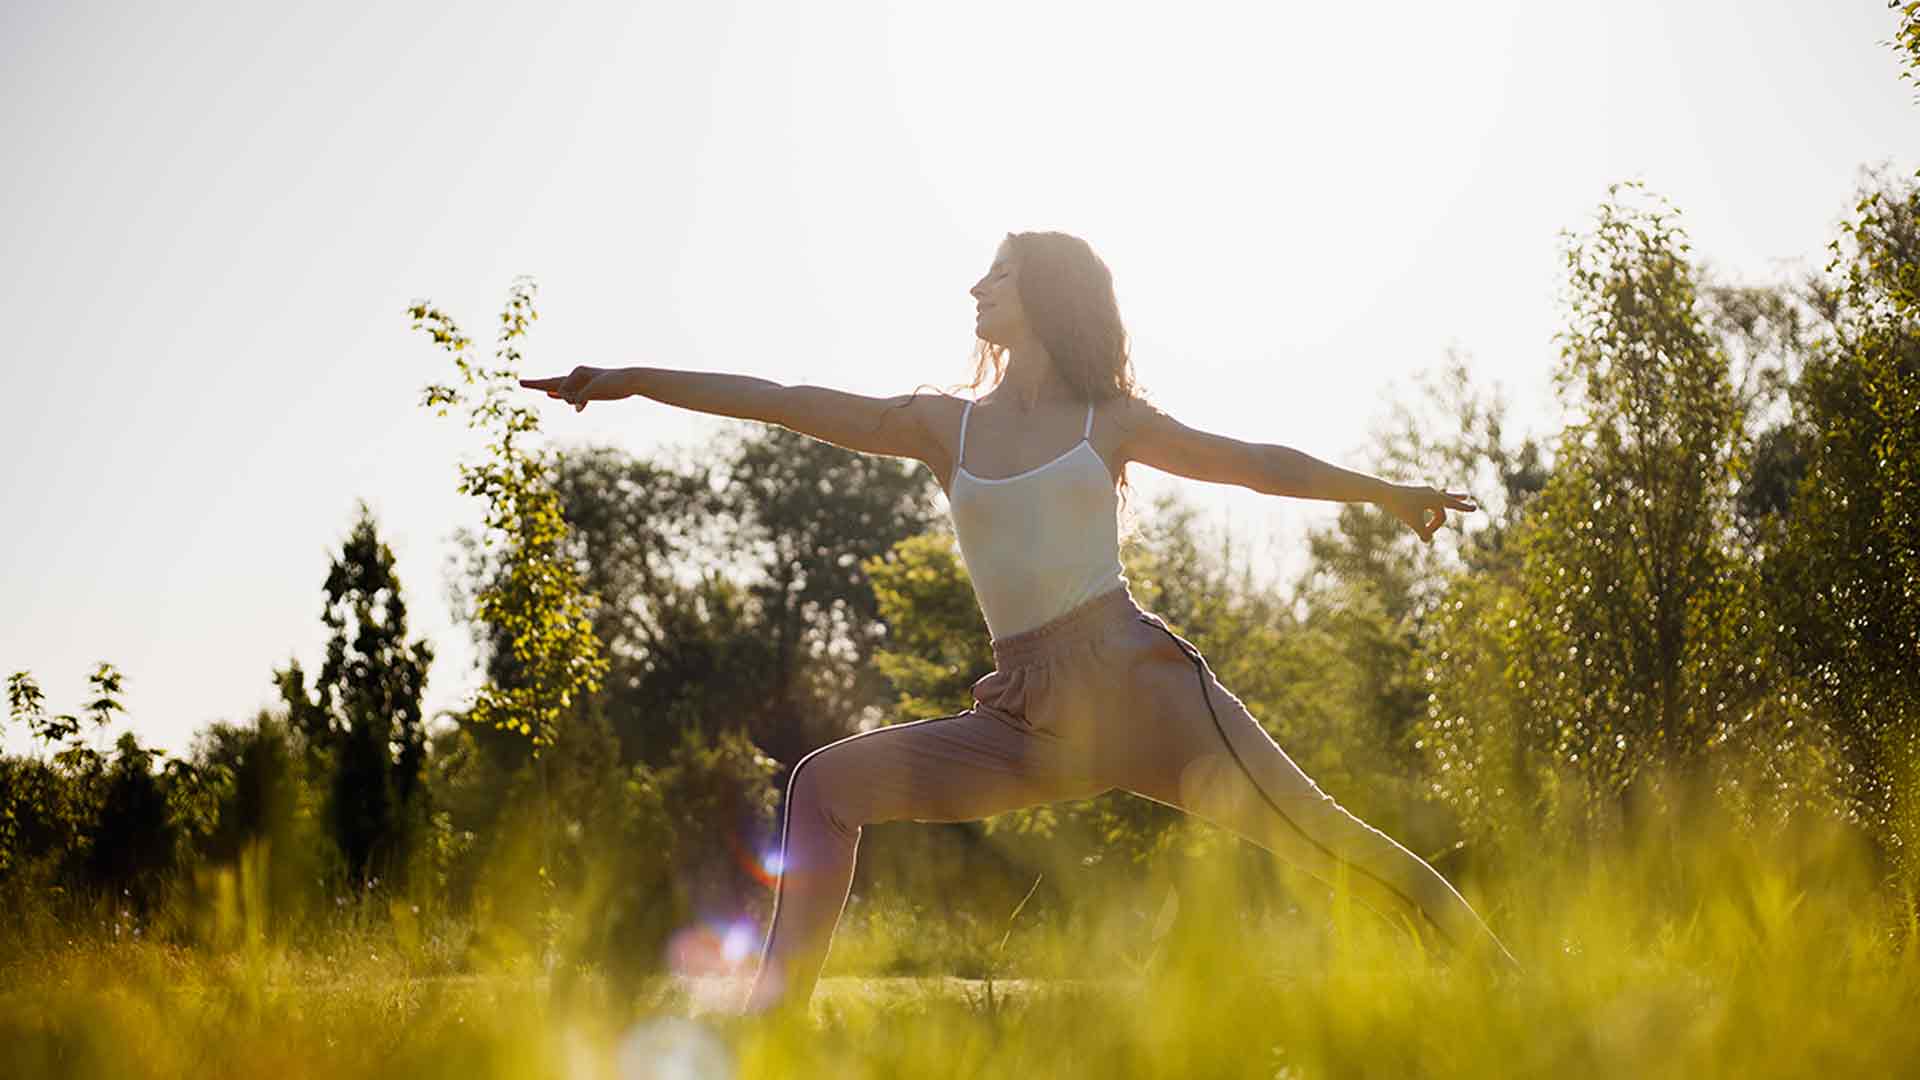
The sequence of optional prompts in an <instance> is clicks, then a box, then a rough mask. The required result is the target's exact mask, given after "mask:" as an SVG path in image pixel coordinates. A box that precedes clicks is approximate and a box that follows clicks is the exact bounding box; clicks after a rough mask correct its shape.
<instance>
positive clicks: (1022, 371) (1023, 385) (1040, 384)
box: [995, 339, 1075, 410]
mask: <svg viewBox="0 0 1920 1080" xmlns="http://www.w3.org/2000/svg"><path fill="white" fill-rule="evenodd" d="M995 393H996V395H998V394H1005V395H1007V396H1008V398H1009V400H1011V401H1012V402H1013V403H1014V404H1017V405H1018V406H1020V408H1021V409H1023V410H1031V409H1033V408H1035V407H1037V406H1039V405H1040V404H1042V403H1044V402H1055V401H1061V400H1063V399H1069V398H1073V397H1074V396H1075V395H1074V392H1073V387H1071V386H1069V385H1067V380H1066V379H1064V378H1061V376H1060V369H1059V368H1057V367H1055V366H1054V363H1053V357H1052V356H1051V355H1049V354H1048V353H1047V349H1046V346H1044V345H1042V344H1040V343H1039V342H1038V341H1033V340H1031V339H1029V340H1027V341H1022V342H1019V343H1017V344H1015V345H1014V346H1013V347H1012V348H1010V349H1008V350H1007V373H1006V375H1005V376H1003V377H1002V378H1001V380H1000V386H999V387H998V389H997V390H996V391H995Z"/></svg>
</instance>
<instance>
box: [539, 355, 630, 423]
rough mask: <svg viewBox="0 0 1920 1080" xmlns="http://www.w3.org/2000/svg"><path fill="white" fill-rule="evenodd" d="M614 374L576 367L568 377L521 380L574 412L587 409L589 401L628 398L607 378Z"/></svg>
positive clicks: (603, 369)
mask: <svg viewBox="0 0 1920 1080" xmlns="http://www.w3.org/2000/svg"><path fill="white" fill-rule="evenodd" d="M612 374H613V372H612V371H610V370H608V369H606V368H597V367H586V366H584V365H583V366H581V367H576V368H574V369H573V371H572V372H571V373H569V374H566V375H556V376H554V377H553V378H551V379H521V380H520V385H521V386H524V387H526V388H527V389H529V390H544V391H546V394H547V396H548V397H550V398H555V399H557V400H559V401H564V402H566V403H567V404H569V405H571V406H573V411H574V412H580V411H582V410H584V409H585V408H586V407H587V402H589V401H618V400H619V399H620V398H623V397H626V396H627V395H626V394H625V393H622V392H620V391H619V390H618V388H616V387H615V386H614V385H613V380H612V379H610V378H607V376H610V375H612Z"/></svg>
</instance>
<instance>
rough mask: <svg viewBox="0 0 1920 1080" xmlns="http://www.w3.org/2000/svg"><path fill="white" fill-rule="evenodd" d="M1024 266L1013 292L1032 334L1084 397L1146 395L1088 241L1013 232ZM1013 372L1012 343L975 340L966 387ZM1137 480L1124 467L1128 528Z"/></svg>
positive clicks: (1105, 273)
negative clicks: (1009, 364) (1136, 379)
mask: <svg viewBox="0 0 1920 1080" xmlns="http://www.w3.org/2000/svg"><path fill="white" fill-rule="evenodd" d="M1007 240H1008V241H1009V242H1010V243H1011V244H1012V245H1013V258H1014V262H1015V265H1016V266H1018V267H1019V273H1018V274H1017V275H1016V276H1015V278H1014V291H1015V292H1017V293H1019V294H1020V307H1021V310H1023V311H1025V312H1026V316H1027V325H1028V326H1030V327H1032V328H1033V336H1035V337H1037V338H1039V339H1040V344H1042V345H1044V346H1046V349H1047V355H1048V356H1049V357H1051V358H1052V359H1053V366H1054V368H1055V369H1056V370H1058V371H1059V372H1060V376H1061V377H1062V378H1064V379H1065V380H1066V381H1067V385H1068V386H1069V387H1071V388H1072V389H1073V392H1074V394H1075V395H1077V396H1078V397H1079V398H1080V400H1082V401H1085V402H1086V403H1088V404H1089V405H1092V404H1098V403H1099V402H1102V401H1106V400H1108V399H1109V398H1131V397H1139V396H1141V395H1140V388H1139V386H1138V385H1137V384H1136V383H1135V382H1134V379H1133V356H1132V353H1131V352H1130V351H1129V349H1128V345H1127V328H1126V327H1125V326H1124V325H1122V324H1121V322H1120V302H1119V301H1118V300H1116V299H1115V298H1114V295H1113V271H1111V270H1108V269H1107V264H1106V263H1105V262H1104V261H1102V260H1101V258H1100V256H1098V255H1095V254H1094V253H1093V248H1091V247H1089V246H1087V242H1086V241H1085V240H1082V239H1080V238H1079V237H1077V236H1069V235H1068V234H1066V233H1062V232H1022V233H1008V234H1007ZM1006 373H1007V349H1006V346H1004V345H996V344H994V343H993V342H991V341H988V340H986V339H985V338H976V339H975V340H974V344H973V382H972V383H969V384H964V386H963V387H962V388H964V389H966V390H968V391H970V392H972V393H974V394H975V395H976V396H977V395H978V394H979V392H980V390H981V388H982V387H985V388H987V389H989V390H991V389H993V388H994V387H995V386H998V385H999V384H1000V380H1001V378H1002V377H1004V376H1005V375H1006ZM1132 495H1133V484H1132V483H1131V482H1130V481H1129V479H1128V477H1127V467H1126V466H1124V465H1123V466H1121V467H1120V508H1121V520H1122V529H1123V530H1128V531H1130V530H1131V526H1132V514H1131V513H1130V510H1131V506H1130V504H1131V502H1132V498H1131V497H1132Z"/></svg>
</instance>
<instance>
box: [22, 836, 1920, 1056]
mask: <svg viewBox="0 0 1920 1080" xmlns="http://www.w3.org/2000/svg"><path fill="white" fill-rule="evenodd" d="M1243 862H1244V861H1243V860H1237V859H1213V860H1201V861H1196V862H1195V863H1193V864H1192V866H1190V867H1189V868H1188V870H1187V871H1186V872H1185V877H1184V878H1183V880H1181V881H1180V883H1179V888H1180V895H1181V896H1182V897H1183V898H1186V899H1185V901H1184V903H1185V906H1187V907H1188V908H1189V912H1188V914H1189V917H1188V918H1185V919H1183V920H1178V921H1177V925H1176V926H1175V929H1174V930H1173V932H1172V933H1171V934H1169V935H1168V936H1166V937H1165V938H1164V939H1162V940H1161V941H1160V942H1159V944H1158V947H1157V949H1154V950H1152V951H1151V953H1150V954H1149V951H1148V949H1147V948H1145V947H1144V946H1146V945H1149V944H1151V942H1150V940H1149V939H1150V938H1151V933H1152V930H1151V926H1150V924H1151V922H1152V920H1151V919H1149V920H1146V923H1145V924H1143V923H1142V922H1141V920H1140V919H1139V913H1138V912H1123V911H1119V910H1118V908H1119V907H1120V906H1122V905H1121V902H1120V901H1115V904H1114V907H1115V910H1114V911H1108V912H1105V913H1104V914H1105V915H1106V916H1110V918H1109V920H1108V922H1106V923H1105V924H1103V923H1102V922H1101V921H1100V919H1101V916H1102V913H1101V912H1098V911H1095V912H1092V913H1089V912H1088V911H1079V912H1075V913H1071V914H1069V913H1064V912H1053V913H1048V912H1029V913H1023V914H1022V916H1021V917H1020V918H1019V919H1017V920H1016V921H1015V922H1014V923H1013V924H1012V925H1011V927H1010V928H1000V929H998V930H992V928H988V929H989V930H990V931H991V932H983V933H979V934H973V935H967V934H964V933H958V932H955V931H954V929H953V927H952V926H951V925H950V923H949V922H947V921H943V919H944V918H945V917H944V916H943V914H942V912H941V910H940V908H939V906H937V905H936V906H934V907H933V908H932V910H930V911H926V912H913V911H911V910H909V909H908V908H907V907H906V905H905V903H904V902H902V903H900V904H898V905H894V906H888V905H886V904H877V903H873V902H867V903H864V904H858V905H856V906H855V908H854V909H852V910H850V911H849V916H848V919H847V920H846V922H845V923H844V924H843V927H842V933H841V937H840V938H839V939H838V940H837V942H836V945H835V955H834V959H833V961H832V963H831V964H830V966H829V976H830V977H829V978H828V979H827V980H826V981H824V982H823V983H822V986H821V989H820V991H819V993H818V994H817V995H816V997H815V999H814V1002H813V1007H812V1009H811V1010H810V1012H809V1013H808V1014H807V1015H805V1016H802V1017H798V1018H791V1019H787V1020H782V1021H741V1020H737V1019H734V1018H731V1017H729V1016H727V1015H726V1009H727V1008H728V1006H730V1005H731V1004H732V1003H733V1002H734V1001H736V1000H737V999H738V997H739V996H740V995H741V994H742V993H743V992H744V981H743V979H741V978H735V979H725V978H717V977H716V978H688V977H676V976H671V975H662V976H660V977H658V978H655V979H650V980H646V981H643V982H641V983H639V984H637V985H635V986H630V987H627V988H626V989H624V990H619V991H616V990H615V989H614V984H613V983H612V982H611V981H610V980H607V979H605V978H602V977H601V976H600V975H599V974H598V973H597V972H595V971H592V970H590V969H581V968H579V967H578V966H569V965H565V964H562V965H560V966H559V967H557V968H556V970H555V971H554V972H553V973H551V975H549V974H547V973H544V972H543V971H541V970H540V968H539V967H538V965H535V964H533V963H531V962H505V961H502V962H497V963H496V962H489V963H480V964H476V963H475V962H474V961H472V960H471V959H465V960H463V959H461V958H460V957H461V956H462V955H467V956H471V954H470V953H466V954H463V953H462V951H461V950H459V949H457V948H453V947H451V946H449V947H445V948H437V947H435V946H434V945H433V944H432V942H433V941H435V940H439V939H440V938H441V937H443V936H444V937H448V938H451V937H457V936H458V935H459V934H460V933H462V932H466V933H471V929H470V928H468V929H467V930H465V931H463V930H462V929H461V928H460V927H459V926H456V925H454V924H451V923H449V924H447V925H445V926H442V927H439V928H437V929H435V930H434V931H432V932H431V933H428V932H425V931H423V930H421V929H420V928H418V927H414V928H412V929H411V930H409V929H406V928H405V927H401V928H399V929H396V927H395V925H394V924H393V923H392V922H391V921H389V920H384V919H383V920H368V921H366V922H364V923H361V924H359V925H342V926H341V927H339V928H337V929H336V930H335V931H334V932H333V933H331V934H329V935H325V936H322V937H317V938H311V939H308V940H304V941H303V942H302V943H300V944H299V945H297V946H295V945H288V944H284V943H276V942H273V941H270V940H267V939H266V937H265V936H264V935H260V934H248V933H246V932H244V928H242V929H240V930H238V931H234V932H231V933H229V935H228V938H227V941H228V944H227V945H225V946H224V947H220V948H213V947H208V946H205V945H200V946H186V945H174V944H162V943H155V942H152V941H142V940H136V939H133V938H131V936H130V935H128V934H125V933H122V934H121V935H120V939H119V940H114V937H113V934H112V933H110V932H105V931H102V930H100V929H99V928H94V929H91V930H86V929H82V928H80V927H76V926H64V927H63V926H59V925H53V924H41V925H40V926H39V928H38V929H37V930H35V929H31V928H29V929H27V930H23V931H21V932H19V933H17V934H14V935H12V936H11V937H10V938H9V939H8V940H7V941H6V942H5V943H4V952H0V1072H4V1074H5V1075H7V1076H78V1077H95V1076H100V1077H105V1076H113V1077H173V1076H187V1075H193V1076H196V1077H228V1076H231V1077H252V1076H273V1077H276V1078H280V1080H292V1078H296V1077H344V1076H417V1077H440V1076H445V1077H462V1078H478V1077H495V1076H497V1077H566V1078H589V1077H615V1076H676V1077H678V1076H751V1077H761V1076H823V1077H863V1076H872V1077H881V1076H916V1077H922V1076H927V1077H934V1076H1101V1077H1109V1076H1260V1077H1318V1076H1356V1075H1358V1076H1408V1075H1446V1076H1463V1075H1470V1076H1545V1075H1554V1076H1743V1077H1747V1076H1806V1075H1814V1074H1825V1075H1830V1076H1880V1075H1896V1074H1899V1073H1901V1072H1903V1071H1906V1070H1908V1069H1911V1068H1912V1065H1913V1063H1914V1062H1915V1061H1920V1025H1917V1024H1916V1023H1915V1022H1914V1020H1915V1017H1916V1016H1920V950H1917V949H1916V926H1915V921H1914V917H1913V906H1912V904H1911V902H1910V899H1909V898H1900V897H1895V896H1892V895H1890V894H1889V893H1888V891H1887V890H1886V889H1885V888H1884V886H1883V884H1882V882H1881V880H1880V878H1879V873H1880V871H1879V869H1878V868H1877V866H1876V864H1875V863H1874V862H1873V860H1872V859H1871V858H1870V857H1869V856H1868V854H1867V852H1866V851H1865V849H1864V847H1863V846H1862V845H1860V844H1858V843H1857V842H1856V841H1855V840H1854V839H1852V838H1851V837H1850V836H1849V834H1848V833H1846V832H1845V831H1844V830H1841V829H1838V828H1828V827H1805V826H1802V827H1797V828H1782V829H1778V830H1775V831H1773V832H1772V833H1770V834H1768V835H1766V836H1756V835H1753V834H1751V833H1732V832H1723V831H1718V830H1716V831H1714V832H1713V833H1712V834H1711V835H1705V834H1698V833H1696V834H1691V835H1682V836H1679V837H1677V838H1676V837H1674V836H1672V835H1669V836H1667V837H1665V838H1655V839H1649V840H1643V841H1642V842H1640V843H1637V844H1632V845H1615V846H1610V847H1608V848H1607V849H1606V850H1605V851H1600V850H1598V849H1586V850H1579V849H1576V850H1575V851H1574V852H1573V853H1571V854H1561V855H1558V856H1549V855H1547V854H1545V853H1542V854H1541V855H1540V856H1539V857H1537V858H1535V859H1531V860H1529V859H1526V858H1524V857H1512V858H1510V859H1509V860H1508V861H1507V864H1506V865H1505V867H1504V868H1503V870H1502V872H1501V878H1500V880H1499V881H1497V882H1493V881H1489V882H1488V883H1487V884H1486V886H1485V887H1484V888H1480V889H1472V890H1470V891H1471V892H1472V895H1473V898H1474V899H1475V901H1476V903H1477V904H1478V905H1479V906H1480V907H1481V909H1482V910H1483V912H1485V913H1486V914H1487V915H1488V916H1489V920H1490V921H1491V922H1492V923H1493V924H1494V925H1495V926H1496V928H1497V929H1498V930H1499V932H1500V933H1501V934H1502V935H1503V936H1504V937H1505V938H1506V939H1507V941H1508V942H1509V944H1510V945H1512V947H1513V948H1514V951H1515V952H1516V953H1517V954H1518V955H1519V956H1520V957H1521V959H1522V960H1523V962H1525V963H1526V964H1527V966H1528V971H1527V972H1526V973H1525V974H1524V975H1521V976H1517V977H1515V976H1498V975H1495V974H1493V973H1492V972H1490V971H1488V970H1484V969H1483V968H1482V966H1481V965H1479V964H1477V963H1474V962H1472V961H1471V959H1470V958H1463V959H1461V960H1459V961H1457V962H1447V961H1444V960H1442V959H1440V958H1433V957H1427V956H1425V955H1423V954H1421V952H1420V951H1419V950H1418V949H1417V948H1415V947H1413V946H1412V945H1411V944H1410V939H1407V938H1404V937H1401V936H1399V935H1398V934H1397V933H1396V932H1395V931H1393V930H1392V928H1390V927H1388V926H1386V924H1384V923H1382V922H1380V921H1379V920H1376V919H1373V918H1372V917H1371V916H1368V915H1366V914H1364V913H1355V912H1351V911H1349V910H1347V909H1346V908H1345V906H1344V905H1343V904H1341V903H1340V902H1339V898H1338V897H1333V898H1331V899H1330V900H1329V901H1328V902H1325V903H1320V902H1310V903H1302V904H1301V905H1300V909H1299V910H1292V911H1284V912H1282V911H1277V910H1275V911H1269V912H1268V913H1267V914H1263V915H1260V916H1259V917H1239V915H1238V914H1237V913H1238V912H1240V911H1241V910H1242V908H1243V904H1242V899H1243V896H1242V894H1243V893H1244V892H1245V890H1246V889H1247V888H1248V886H1247V884H1246V882H1245V881H1243V880H1239V879H1238V878H1236V876H1235V874H1236V871H1235V867H1237V866H1240V865H1243ZM1303 895H1305V894H1304V893H1303ZM228 896H229V900H228V902H229V903H231V902H233V901H232V898H231V896H232V894H231V893H229V894H228ZM918 899H919V900H921V901H923V902H932V901H936V900H937V899H938V898H930V897H923V898H918ZM1195 913H1197V914H1195ZM216 916H219V913H218V912H215V913H212V915H211V916H210V917H216ZM225 918H226V919H227V921H228V923H230V924H231V923H233V919H234V916H233V915H232V913H228V915H227V916H225ZM242 921H244V920H242ZM1103 926H1104V928H1103ZM1126 926H1136V927H1138V926H1145V927H1146V928H1145V929H1141V930H1139V931H1137V932H1135V933H1134V934H1133V937H1132V940H1135V941H1137V942H1139V943H1140V944H1142V945H1143V948H1142V949H1141V950H1140V952H1139V954H1137V956H1119V955H1117V954H1116V952H1115V950H1116V948H1117V947H1118V946H1117V945H1116V942H1123V939H1125V938H1126V934H1125V933H1121V932H1117V931H1114V930H1113V927H1126ZM1116 933H1119V936H1118V937H1116ZM929 941H933V942H937V943H943V944H940V945H939V946H938V947H939V948H943V949H945V950H947V951H948V952H949V953H950V954H952V955H949V956H948V957H947V959H948V961H949V962H950V963H949V968H950V969H951V970H960V971H966V972H969V973H970V974H972V975H974V976H976V977H972V978H955V977H951V976H942V975H938V974H920V975H915V976H912V977H880V973H883V972H887V971H899V970H920V971H923V970H924V969H926V968H927V966H928V965H929V964H930V963H931V962H932V954H931V953H930V952H929V950H930V949H932V948H934V947H933V946H930V945H929V944H928V942H929ZM903 957H905V958H907V959H906V960H903V959H902V958H903ZM1136 961H1143V962H1136ZM1068 975H1078V976H1082V977H1073V978H1068V977H1065V976H1068Z"/></svg>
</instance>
